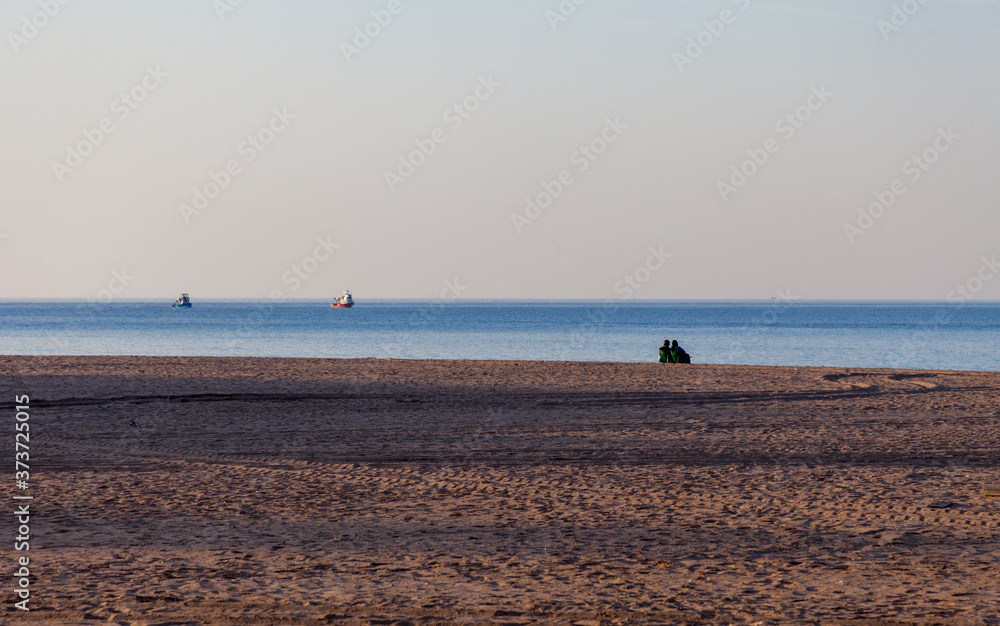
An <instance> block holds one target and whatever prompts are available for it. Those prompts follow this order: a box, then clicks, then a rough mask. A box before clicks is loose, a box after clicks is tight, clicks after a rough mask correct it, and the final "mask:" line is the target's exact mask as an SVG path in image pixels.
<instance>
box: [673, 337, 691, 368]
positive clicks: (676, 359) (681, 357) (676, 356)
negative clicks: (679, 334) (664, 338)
mask: <svg viewBox="0 0 1000 626" xmlns="http://www.w3.org/2000/svg"><path fill="white" fill-rule="evenodd" d="M670 354H671V357H672V359H671V362H672V363H690V362H691V355H690V354H688V353H687V352H685V351H684V348H682V347H680V346H679V345H677V340H676V339H674V344H673V347H671V348H670Z"/></svg>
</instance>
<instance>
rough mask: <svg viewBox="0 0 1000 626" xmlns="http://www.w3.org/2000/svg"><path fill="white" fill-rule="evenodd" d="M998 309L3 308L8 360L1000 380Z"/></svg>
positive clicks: (250, 304) (204, 304)
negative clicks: (897, 372)
mask: <svg viewBox="0 0 1000 626" xmlns="http://www.w3.org/2000/svg"><path fill="white" fill-rule="evenodd" d="M998 331H1000V303H995V302H989V303H969V302H967V303H963V304H954V303H914V302H902V303H901V302H894V303H877V302H781V301H771V302H510V301H485V302H484V301H480V302H469V301H464V302H452V303H447V304H445V303H440V302H438V303H435V302H429V301H399V300H394V301H362V302H361V303H360V304H358V305H357V306H355V307H354V308H353V309H332V308H330V306H329V303H328V302H320V301H286V302H281V303H277V304H271V303H267V302H254V301H196V303H195V306H194V308H192V309H188V310H181V309H173V308H171V307H170V305H169V302H168V303H164V302H114V303H110V304H87V303H81V302H66V301H57V302H52V301H47V302H0V354H137V355H170V356H202V355H204V356H226V355H237V356H288V357H292V356H294V357H393V358H453V359H479V358H486V359H544V360H579V361H655V360H656V353H657V348H658V347H659V345H660V344H661V343H662V342H663V339H665V338H668V337H669V338H670V339H678V340H679V341H680V343H681V345H682V346H683V347H684V348H685V349H686V350H687V351H688V352H690V353H691V355H692V357H693V359H694V362H695V363H741V364H754V365H826V366H850V367H899V368H920V369H972V370H1000V332H998Z"/></svg>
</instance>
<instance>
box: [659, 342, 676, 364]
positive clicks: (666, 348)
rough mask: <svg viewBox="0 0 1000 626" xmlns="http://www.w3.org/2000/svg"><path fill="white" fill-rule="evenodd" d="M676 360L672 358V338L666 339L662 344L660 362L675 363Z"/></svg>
mask: <svg viewBox="0 0 1000 626" xmlns="http://www.w3.org/2000/svg"><path fill="white" fill-rule="evenodd" d="M675 362H676V361H674V360H673V359H672V358H671V352H670V340H669V339H664V340H663V345H662V346H660V363H675Z"/></svg>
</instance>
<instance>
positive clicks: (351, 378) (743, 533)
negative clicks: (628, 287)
mask: <svg viewBox="0 0 1000 626" xmlns="http://www.w3.org/2000/svg"><path fill="white" fill-rule="evenodd" d="M0 379H2V388H3V389H4V394H5V397H4V398H0V400H3V402H2V403H0V404H2V406H3V411H4V412H5V413H6V415H7V417H6V418H4V419H5V420H6V421H7V423H8V429H7V432H8V435H7V436H8V438H9V439H8V442H7V444H5V445H6V447H7V449H8V454H9V455H10V457H8V458H11V459H12V458H13V448H14V441H13V439H14V430H13V427H12V426H11V424H13V422H14V408H13V407H14V402H13V398H14V395H15V394H22V393H23V394H28V395H29V396H30V398H31V401H30V407H31V408H30V415H31V417H30V425H31V431H30V432H31V461H30V463H31V482H30V488H29V490H27V491H26V492H20V493H30V494H31V495H32V496H33V497H34V500H33V501H31V511H32V515H31V543H30V546H31V547H30V551H28V552H27V553H24V552H15V551H14V550H13V549H12V547H13V541H12V540H13V537H10V538H9V540H7V541H4V542H3V545H4V549H3V554H2V555H0V559H3V561H2V563H3V568H4V571H6V572H7V575H6V581H7V582H6V585H5V587H6V589H7V591H5V592H4V597H6V598H7V601H6V602H5V603H4V605H3V613H2V614H0V618H2V619H4V620H6V621H10V622H13V621H14V620H15V619H16V620H17V621H18V622H21V621H23V622H28V623H30V622H39V623H41V622H45V623H59V622H60V621H62V622H64V623H79V622H82V621H88V622H90V620H101V621H109V622H112V623H123V624H126V623H133V624H182V623H250V624H270V623H333V624H367V623H372V624H394V623H409V624H433V623H441V622H446V623H456V622H457V623H464V624H479V623H483V624H485V623H490V624H494V623H507V624H528V623H533V624H534V623H542V624H547V623H552V624H555V623H558V624H574V623H575V624H646V623H683V622H689V623H745V624H775V623H790V622H797V623H802V622H808V623H818V622H822V623H836V622H853V623H859V624H860V623H865V624H874V623H900V622H903V623H921V624H923V623H954V624H973V623H992V624H997V623H1000V576H998V563H1000V559H998V555H1000V529H998V523H1000V498H987V497H984V496H983V495H982V491H983V486H984V485H987V484H994V483H1000V467H998V466H997V459H998V458H1000V403H998V401H997V400H998V394H1000V391H998V388H1000V374H997V373H976V372H915V371H898V370H861V369H858V370H853V369H852V370H845V369H833V368H830V369H825V368H778V367H748V366H711V365H693V366H678V365H660V364H626V363H551V362H514V361H506V362H504V361H407V360H387V359H356V360H324V359H263V358H153V357H9V356H8V357H0ZM131 420H134V421H135V423H136V424H137V425H138V426H137V427H135V426H130V425H129V423H130V421H131ZM8 463H10V461H9V462H8ZM13 483H14V480H13V476H10V485H11V487H10V489H9V491H10V492H11V493H18V491H17V490H16V489H15V488H14V484H13ZM10 508H12V507H7V508H6V509H5V510H9V509H10ZM8 515H9V514H8ZM5 527H6V528H8V531H9V532H10V533H11V534H12V535H13V533H14V531H15V526H14V525H13V522H11V521H9V522H8V523H7V524H6V525H5ZM24 554H28V555H29V556H30V559H31V561H30V564H31V573H32V576H31V588H30V590H31V600H30V607H31V609H32V610H31V611H30V613H23V612H21V611H18V610H16V609H15V608H14V606H13V603H14V598H13V592H12V589H13V586H14V584H15V583H14V582H13V581H14V579H13V578H12V573H13V572H14V570H15V567H16V566H15V560H16V558H17V557H18V556H22V555H24Z"/></svg>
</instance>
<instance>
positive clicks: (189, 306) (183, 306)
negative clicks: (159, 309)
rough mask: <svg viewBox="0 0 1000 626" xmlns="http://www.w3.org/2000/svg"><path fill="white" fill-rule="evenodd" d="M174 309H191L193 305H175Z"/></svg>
mask: <svg viewBox="0 0 1000 626" xmlns="http://www.w3.org/2000/svg"><path fill="white" fill-rule="evenodd" d="M174 308H175V309H190V308H191V305H190V304H175V305H174Z"/></svg>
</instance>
